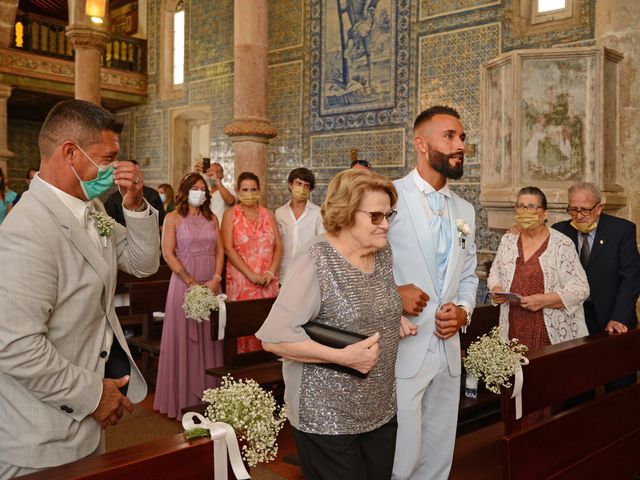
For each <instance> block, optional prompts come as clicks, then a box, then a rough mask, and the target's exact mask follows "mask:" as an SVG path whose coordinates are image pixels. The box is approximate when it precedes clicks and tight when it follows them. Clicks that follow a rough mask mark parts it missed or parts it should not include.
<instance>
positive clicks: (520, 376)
mask: <svg viewBox="0 0 640 480" xmlns="http://www.w3.org/2000/svg"><path fill="white" fill-rule="evenodd" d="M522 365H529V359H528V358H527V357H525V356H524V355H522V356H520V358H519V359H518V361H517V362H516V371H515V373H514V375H515V379H514V381H513V393H512V394H511V398H514V399H515V403H516V420H519V419H520V418H522V384H523V383H524V372H523V371H522Z"/></svg>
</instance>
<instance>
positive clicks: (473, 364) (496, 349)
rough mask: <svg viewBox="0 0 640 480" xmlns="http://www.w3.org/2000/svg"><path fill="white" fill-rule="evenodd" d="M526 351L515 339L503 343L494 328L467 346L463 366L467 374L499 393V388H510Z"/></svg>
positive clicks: (496, 328) (497, 329)
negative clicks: (482, 381) (512, 378)
mask: <svg viewBox="0 0 640 480" xmlns="http://www.w3.org/2000/svg"><path fill="white" fill-rule="evenodd" d="M527 350H528V349H527V347H526V346H525V345H522V344H521V343H518V339H517V338H513V339H511V340H509V341H508V342H506V343H505V342H504V340H503V339H502V336H501V334H500V327H494V328H493V329H492V330H491V332H489V334H488V335H482V336H481V337H480V338H478V340H476V341H475V342H473V343H472V344H471V345H470V346H469V348H468V349H467V356H466V357H465V359H464V366H465V368H466V369H467V373H468V374H471V375H473V376H474V377H475V378H477V379H478V380H484V383H485V385H486V386H487V389H489V390H490V391H492V392H494V393H500V387H505V388H508V387H510V386H511V382H510V380H511V377H512V376H513V375H514V373H515V371H516V368H517V366H518V365H519V364H520V359H521V358H522V357H523V355H524V353H525V352H526V351H527Z"/></svg>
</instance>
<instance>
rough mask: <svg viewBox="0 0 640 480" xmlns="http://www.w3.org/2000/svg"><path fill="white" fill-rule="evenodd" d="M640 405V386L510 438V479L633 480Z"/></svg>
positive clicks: (639, 464) (639, 461)
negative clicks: (621, 479) (609, 479)
mask: <svg viewBox="0 0 640 480" xmlns="http://www.w3.org/2000/svg"><path fill="white" fill-rule="evenodd" d="M525 383H526V380H525ZM638 406H640V384H636V385H634V386H632V387H629V388H625V389H622V390H618V391H615V392H612V393H609V394H606V395H603V396H601V397H598V398H597V399H596V400H594V401H591V402H588V403H585V404H583V405H580V406H578V407H576V408H572V409H571V410H567V411H565V412H562V413H560V414H558V415H556V416H554V417H552V418H551V419H549V420H546V421H543V422H541V423H539V424H537V425H535V426H533V427H531V428H529V429H527V430H523V431H520V432H515V433H513V434H511V435H507V436H505V437H504V438H503V445H504V452H505V465H504V471H505V478H507V479H518V480H529V479H530V480H538V479H541V478H562V479H576V480H582V479H585V478H632V477H633V475H634V474H636V473H638V472H639V471H640V455H639V454H638V445H640V408H638Z"/></svg>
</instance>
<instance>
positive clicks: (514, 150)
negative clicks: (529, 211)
mask: <svg viewBox="0 0 640 480" xmlns="http://www.w3.org/2000/svg"><path fill="white" fill-rule="evenodd" d="M621 59H622V55H621V54H620V53H618V52H615V51H613V50H609V49H606V48H604V47H584V48H553V49H536V50H519V51H513V52H509V53H506V54H503V55H500V56H499V57H497V58H495V59H493V60H491V61H489V62H487V63H485V64H484V65H483V66H482V71H481V89H482V102H481V109H482V112H481V119H482V120H481V125H482V142H481V148H482V159H483V164H482V165H481V193H480V202H481V204H482V206H483V207H485V208H486V209H487V211H488V217H489V227H491V228H497V229H507V228H509V227H511V225H513V208H512V206H513V203H514V202H515V200H516V195H517V192H518V190H519V189H520V188H522V187H524V186H527V185H533V186H537V187H539V188H541V189H542V190H543V191H544V192H545V195H546V196H547V201H548V204H549V222H550V223H552V222H555V221H558V220H564V219H566V218H567V216H566V213H565V212H564V209H565V208H566V205H567V189H568V187H569V186H571V185H572V184H573V183H575V182H577V181H589V182H593V183H594V184H596V185H597V186H598V187H599V188H600V189H601V190H602V191H603V202H604V203H605V204H607V209H608V210H613V211H615V210H617V209H619V208H620V207H622V206H623V205H625V204H626V196H625V192H624V189H623V188H622V187H620V186H619V185H618V183H617V177H616V172H617V167H618V166H617V159H616V145H617V138H618V127H617V124H618V100H617V97H618V93H617V92H618V78H617V64H618V62H619V61H620V60H621ZM581 66H582V67H584V69H582V70H581V69H580V68H579V67H581ZM532 68H535V69H538V70H532ZM532 72H533V73H538V72H542V73H540V74H539V75H537V76H536V75H533V74H532ZM549 72H550V73H555V75H556V76H557V75H559V76H560V77H561V78H562V79H564V80H563V81H562V82H559V83H554V82H555V81H556V80H557V78H556V77H554V76H553V75H551V74H550V75H548V77H545V74H546V73H549ZM574 72H577V73H574ZM567 79H568V80H567ZM545 82H546V83H545ZM563 88H564V89H566V90H563ZM536 89H538V90H539V91H540V92H543V93H544V95H547V94H548V92H551V93H549V98H548V99H547V98H546V97H543V96H542V95H540V98H541V100H540V104H541V105H543V107H545V108H548V110H541V111H540V112H538V114H537V115H538V116H535V115H534V116H532V114H531V105H530V104H529V105H527V104H526V103H525V102H526V100H527V99H530V98H534V100H535V99H536V98H537V97H531V92H532V91H536ZM545 89H546V90H545ZM527 92H528V93H527ZM561 98H562V102H561V101H560V99H561ZM580 99H582V101H580ZM558 105H561V106H560V107H558ZM558 108H560V111H561V112H563V113H564V114H566V117H561V118H562V121H560V122H558V123H556V124H554V123H553V121H551V120H549V119H550V118H555V117H550V115H552V114H555V112H556V111H557V109H558ZM563 108H564V110H563ZM532 118H533V119H536V121H538V119H539V124H538V123H535V124H533V123H532ZM564 118H566V122H565V121H564ZM571 122H574V123H577V124H578V127H577V128H578V129H579V130H578V131H579V132H580V135H579V136H576V137H575V138H579V139H580V140H581V142H580V146H581V147H582V149H576V148H574V145H575V142H574V140H573V139H574V137H571V138H570V139H567V138H568V134H567V133H566V132H567V131H569V130H568V129H569V128H570V127H569V126H568V125H570V123H571ZM538 127H539V128H538ZM534 128H537V130H536V133H535V135H536V137H535V138H534V134H533V132H534ZM554 129H557V130H558V132H559V133H558V134H557V136H555V137H554V136H553V132H554V131H555V130H554ZM547 139H549V140H547ZM540 142H542V143H540ZM553 142H556V144H555V145H557V146H558V148H562V146H565V151H564V153H566V156H562V157H559V159H556V160H554V161H555V163H551V162H548V158H549V157H548V156H547V154H546V150H543V151H542V153H541V151H540V150H539V148H541V147H540V145H542V144H544V145H548V144H549V143H551V144H552V145H554V144H553ZM531 145H533V147H534V148H535V150H532V149H531ZM567 145H569V146H570V147H571V148H570V149H569V150H568V152H567V150H566V148H567ZM532 152H535V154H534V153H532ZM563 158H564V160H563ZM549 165H551V166H552V167H553V168H550V167H549ZM536 168H537V169H538V170H536ZM556 172H560V173H558V174H557V175H556ZM554 175H556V176H554Z"/></svg>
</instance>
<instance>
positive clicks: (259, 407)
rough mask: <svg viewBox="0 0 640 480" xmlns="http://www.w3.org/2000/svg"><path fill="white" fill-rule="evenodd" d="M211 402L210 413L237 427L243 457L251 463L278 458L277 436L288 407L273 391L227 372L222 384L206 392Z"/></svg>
mask: <svg viewBox="0 0 640 480" xmlns="http://www.w3.org/2000/svg"><path fill="white" fill-rule="evenodd" d="M202 400H203V401H205V402H207V403H209V406H207V411H206V414H205V415H206V416H207V418H209V420H211V421H212V422H224V423H228V424H229V425H231V427H232V428H233V429H234V430H235V432H236V434H237V436H238V439H239V440H240V442H241V443H243V445H242V458H243V459H244V460H246V461H247V463H248V464H249V466H250V467H252V466H254V465H256V464H258V463H260V462H270V461H271V460H273V459H275V458H276V455H277V453H278V444H277V442H276V437H277V436H278V432H279V431H280V429H281V428H282V424H283V423H284V421H285V411H284V407H278V406H277V405H276V401H275V399H274V398H273V394H272V393H270V392H267V391H265V390H264V389H262V388H261V387H260V385H258V384H257V383H256V382H255V381H254V380H251V379H249V380H238V381H236V380H234V379H233V377H231V376H229V375H227V376H225V377H224V378H223V379H222V385H221V386H220V387H218V388H212V389H211V388H210V389H208V390H205V391H204V393H203V394H202Z"/></svg>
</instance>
